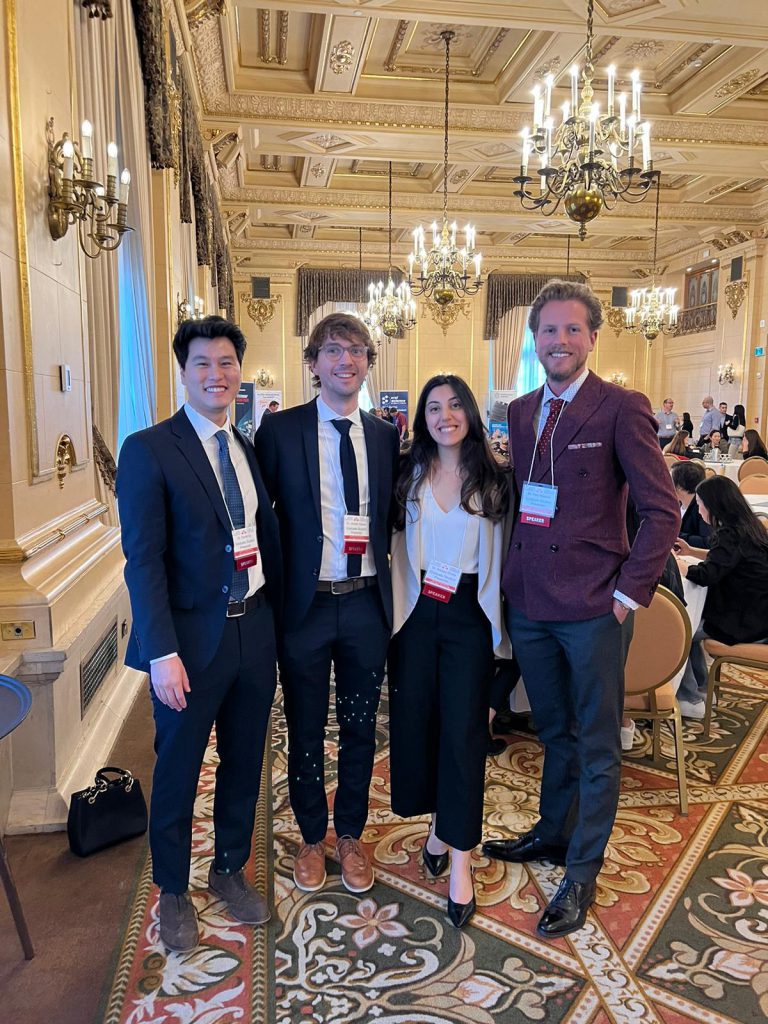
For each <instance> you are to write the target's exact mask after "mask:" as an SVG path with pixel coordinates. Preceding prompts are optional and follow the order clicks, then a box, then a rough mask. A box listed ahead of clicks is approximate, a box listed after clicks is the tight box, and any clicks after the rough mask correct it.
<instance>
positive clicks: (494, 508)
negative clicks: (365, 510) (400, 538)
mask: <svg viewBox="0 0 768 1024" xmlns="http://www.w3.org/2000/svg"><path fill="white" fill-rule="evenodd" d="M443 385H447V386H448V387H450V388H452V389H453V393H454V394H455V395H456V397H457V398H458V400H459V401H460V402H461V407H462V409H463V410H464V412H465V413H466V416H467V425H468V430H467V436H466V437H465V438H464V440H463V441H462V443H461V454H460V458H459V464H460V466H461V471H462V475H463V477H464V480H463V483H462V485H461V507H462V508H463V509H464V511H465V512H468V513H469V514H470V515H478V514H479V515H483V516H486V517H487V518H488V519H491V520H493V521H494V522H497V521H498V520H500V519H503V518H504V515H505V514H506V511H507V507H508V505H509V483H508V473H506V472H505V470H504V468H503V467H502V466H500V465H499V464H498V463H497V462H496V460H495V459H494V457H493V454H492V452H491V446H490V445H489V443H488V439H487V437H486V436H485V427H484V426H483V421H482V418H481V416H480V410H479V409H478V407H477V402H476V401H475V396H474V395H473V394H472V392H471V390H470V389H469V386H468V384H467V383H466V381H464V380H462V379H461V377H457V376H456V375H455V374H453V373H439V374H437V375H436V376H434V377H430V379H429V380H428V381H427V383H426V384H425V385H424V387H423V388H422V389H421V394H420V395H419V400H418V402H417V404H416V413H415V415H414V417H413V435H412V436H413V443H412V445H411V447H410V449H409V451H408V452H407V454H406V455H404V456H403V459H402V461H401V464H400V474H399V476H398V478H397V484H396V485H395V497H396V499H397V504H398V507H399V515H398V523H397V527H398V529H403V527H404V526H405V509H406V505H407V502H408V498H409V497H412V496H413V492H414V489H415V487H416V485H417V483H418V482H419V481H420V480H421V479H422V478H423V477H425V476H426V475H427V474H428V473H429V469H430V466H431V465H432V463H433V462H434V461H435V459H437V458H438V454H437V443H436V442H435V440H434V439H433V438H432V436H431V434H430V433H429V429H428V428H427V414H426V409H427V399H428V398H429V396H430V394H431V392H432V391H434V389H435V388H439V387H441V386H443ZM475 496H477V497H478V498H479V500H480V508H479V509H478V508H476V507H473V505H472V499H473V498H474V497H475Z"/></svg>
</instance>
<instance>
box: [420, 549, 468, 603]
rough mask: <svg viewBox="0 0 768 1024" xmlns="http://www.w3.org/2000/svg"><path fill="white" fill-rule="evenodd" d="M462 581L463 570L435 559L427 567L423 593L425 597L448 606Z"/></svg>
mask: <svg viewBox="0 0 768 1024" xmlns="http://www.w3.org/2000/svg"><path fill="white" fill-rule="evenodd" d="M460 579H461V569H460V567H459V566H457V565H451V564H450V563H448V562H438V561H435V560H434V559H433V560H432V561H431V562H430V563H429V565H428V566H427V571H426V573H425V575H424V586H423V588H422V591H421V592H422V594H424V596H425V597H432V598H434V599H435V601H442V602H443V604H447V603H448V602H449V601H450V600H451V598H452V597H453V595H454V594H455V593H456V588H457V587H458V585H459V580H460Z"/></svg>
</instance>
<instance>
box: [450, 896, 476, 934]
mask: <svg viewBox="0 0 768 1024" xmlns="http://www.w3.org/2000/svg"><path fill="white" fill-rule="evenodd" d="M476 909H477V903H475V897H474V896H473V897H472V899H471V900H470V901H469V903H454V902H453V900H452V899H451V897H450V896H449V897H448V917H449V918H450V920H451V924H452V925H453V926H454V927H455V928H463V927H464V925H465V924H466V923H467V921H468V920H469V919H470V917H472V915H473V914H474V912H475V910H476Z"/></svg>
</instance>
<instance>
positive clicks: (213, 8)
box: [184, 0, 227, 26]
mask: <svg viewBox="0 0 768 1024" xmlns="http://www.w3.org/2000/svg"><path fill="white" fill-rule="evenodd" d="M184 11H185V13H186V15H187V21H188V22H189V24H190V26H192V25H201V24H202V23H203V22H205V21H208V20H210V19H215V18H220V17H222V15H224V14H226V13H227V0H186V2H185V4H184Z"/></svg>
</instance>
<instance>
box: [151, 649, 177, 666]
mask: <svg viewBox="0 0 768 1024" xmlns="http://www.w3.org/2000/svg"><path fill="white" fill-rule="evenodd" d="M171 658H178V654H177V653H176V651H173V652H172V653H171V654H164V655H163V656H162V658H150V659H149V664H150V665H156V664H157V663H158V662H159V661H170V660H171Z"/></svg>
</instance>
